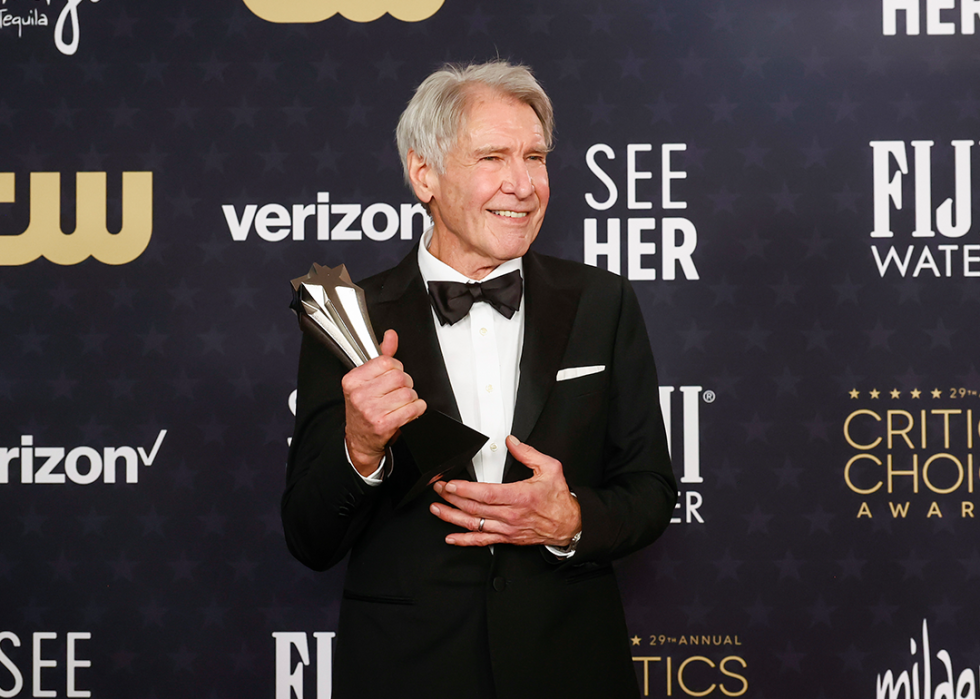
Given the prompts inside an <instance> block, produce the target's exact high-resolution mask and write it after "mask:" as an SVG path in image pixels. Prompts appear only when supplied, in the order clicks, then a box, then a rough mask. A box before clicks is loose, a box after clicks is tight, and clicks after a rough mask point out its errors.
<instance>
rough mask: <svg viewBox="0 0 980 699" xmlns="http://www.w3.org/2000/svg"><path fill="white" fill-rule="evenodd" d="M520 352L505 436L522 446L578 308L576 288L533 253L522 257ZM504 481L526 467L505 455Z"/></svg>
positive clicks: (527, 472)
mask: <svg viewBox="0 0 980 699" xmlns="http://www.w3.org/2000/svg"><path fill="white" fill-rule="evenodd" d="M524 276H525V284H524V303H525V309H524V312H525V316H524V348H523V350H522V351H521V379H520V383H519V384H518V388H517V403H516V404H515V406H514V424H513V427H512V429H511V432H512V433H513V435H514V436H515V437H517V438H518V439H519V440H521V441H522V442H523V441H525V440H526V439H527V438H528V437H529V436H530V434H531V431H532V430H533V429H534V425H535V424H536V423H537V421H538V417H540V415H541V410H542V409H543V408H544V404H545V401H546V400H547V399H548V395H549V394H550V393H551V390H552V388H554V385H555V379H556V377H557V375H558V370H559V369H560V368H561V360H562V357H563V356H564V354H565V348H566V346H567V345H568V339H569V336H570V335H571V331H572V323H573V322H574V321H575V313H576V311H577V310H578V302H579V294H580V292H579V290H578V289H574V288H566V287H563V286H562V285H561V283H560V280H557V279H554V278H552V275H550V274H549V272H548V271H547V270H546V269H545V267H544V265H542V263H541V260H540V259H539V258H538V256H537V255H535V254H534V253H528V254H527V255H526V256H525V257H524ZM504 469H505V471H504V480H505V481H514V480H521V479H523V478H526V477H528V476H529V475H530V469H528V468H527V467H526V466H524V465H523V464H519V463H518V462H517V461H515V459H514V457H513V456H511V455H509V454H508V456H507V463H506V465H505V467H504Z"/></svg>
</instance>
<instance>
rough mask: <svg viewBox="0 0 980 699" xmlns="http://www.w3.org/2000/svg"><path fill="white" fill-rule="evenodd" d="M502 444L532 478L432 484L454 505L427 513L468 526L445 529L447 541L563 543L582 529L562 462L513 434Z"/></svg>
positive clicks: (435, 507) (462, 543)
mask: <svg viewBox="0 0 980 699" xmlns="http://www.w3.org/2000/svg"><path fill="white" fill-rule="evenodd" d="M507 448H508V449H509V450H510V453H511V454H513V455H514V458H515V459H517V460H518V461H520V462H521V463H522V464H525V465H526V466H528V467H529V468H530V469H531V470H532V471H533V472H534V475H533V476H532V477H531V478H528V479H527V480H525V481H520V482H518V483H503V484H500V483H473V482H471V481H450V482H449V483H443V482H442V481H439V482H438V483H436V484H435V486H433V487H434V488H435V491H436V492H437V493H439V495H441V496H442V498H443V499H444V500H445V501H446V502H448V503H450V504H451V505H453V507H449V506H447V505H441V504H433V505H432V506H431V508H430V509H431V511H432V514H434V515H435V516H436V517H438V518H439V519H442V520H445V521H446V522H449V523H451V524H455V525H458V526H460V527H462V528H463V529H467V530H469V531H467V532H461V533H458V534H450V535H449V536H447V537H446V543H447V544H453V545H455V546H489V545H491V544H518V545H521V546H529V545H534V544H545V545H548V546H567V545H568V544H569V542H571V540H572V537H573V536H575V534H576V533H578V532H579V531H581V529H582V512H581V509H580V508H579V505H578V501H577V500H576V499H575V497H574V496H573V495H572V494H571V493H570V492H569V491H568V485H567V484H566V483H565V475H564V473H563V472H562V467H561V463H560V462H559V461H557V460H556V459H552V458H551V457H550V456H546V455H544V454H542V453H541V452H539V451H538V450H537V449H535V448H533V447H531V446H528V445H527V444H522V443H521V442H520V441H518V439H517V438H516V437H513V436H510V437H508V438H507ZM481 519H482V520H484V521H483V530H482V531H480V520H481Z"/></svg>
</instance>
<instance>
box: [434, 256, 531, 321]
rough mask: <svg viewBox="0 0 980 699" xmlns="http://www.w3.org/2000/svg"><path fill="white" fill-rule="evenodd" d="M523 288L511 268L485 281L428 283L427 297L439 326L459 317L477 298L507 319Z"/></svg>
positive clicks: (464, 313)
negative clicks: (510, 270) (509, 270)
mask: <svg viewBox="0 0 980 699" xmlns="http://www.w3.org/2000/svg"><path fill="white" fill-rule="evenodd" d="M523 288H524V287H523V281H522V280H521V272H520V270H517V269H515V270H514V271H513V272H508V273H507V274H503V275H501V276H499V277H496V278H494V279H490V280H489V281H485V282H472V283H470V284H463V283H462V282H429V298H430V299H432V307H433V308H435V309H436V315H437V316H439V323H440V324H441V325H452V324H453V323H455V322H457V321H459V320H462V319H463V318H465V317H466V314H467V313H469V312H470V308H471V307H472V306H473V304H474V303H476V302H477V301H486V302H487V303H489V304H490V305H491V306H493V307H494V308H495V309H496V310H497V311H498V312H499V313H500V315H502V316H503V317H504V318H507V319H510V318H512V317H513V316H514V313H515V311H517V309H518V308H520V306H521V294H522V293H523Z"/></svg>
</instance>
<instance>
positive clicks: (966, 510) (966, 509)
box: [960, 500, 973, 519]
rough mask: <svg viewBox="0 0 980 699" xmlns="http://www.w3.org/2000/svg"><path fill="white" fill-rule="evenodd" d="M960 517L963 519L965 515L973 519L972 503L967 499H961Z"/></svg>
mask: <svg viewBox="0 0 980 699" xmlns="http://www.w3.org/2000/svg"><path fill="white" fill-rule="evenodd" d="M960 517H962V518H964V519H965V518H967V517H969V518H970V519H973V503H972V502H969V501H967V500H964V501H963V503H962V505H961V506H960Z"/></svg>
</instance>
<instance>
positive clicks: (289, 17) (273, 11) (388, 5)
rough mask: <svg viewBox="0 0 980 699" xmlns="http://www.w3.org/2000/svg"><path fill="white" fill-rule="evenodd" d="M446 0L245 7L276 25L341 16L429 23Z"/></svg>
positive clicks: (259, 1)
mask: <svg viewBox="0 0 980 699" xmlns="http://www.w3.org/2000/svg"><path fill="white" fill-rule="evenodd" d="M443 2H444V0H290V1H289V2H282V0H245V6H246V7H248V9H250V10H251V11H252V12H254V13H255V14H256V15H258V16H259V17H261V18H262V19H264V20H266V21H267V22H277V23H297V22H299V23H309V22H322V21H323V20H325V19H327V18H328V17H333V16H334V15H335V14H337V13H340V14H341V16H343V17H346V18H347V19H349V20H351V21H352V22H373V21H374V20H376V19H378V18H379V17H381V16H382V15H384V14H385V13H386V12H387V13H389V14H390V15H391V16H392V17H394V18H395V19H400V20H401V21H403V22H419V21H421V20H423V19H428V18H429V17H431V16H432V15H434V14H435V13H436V12H438V11H439V8H440V7H442V3H443Z"/></svg>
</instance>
